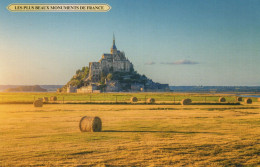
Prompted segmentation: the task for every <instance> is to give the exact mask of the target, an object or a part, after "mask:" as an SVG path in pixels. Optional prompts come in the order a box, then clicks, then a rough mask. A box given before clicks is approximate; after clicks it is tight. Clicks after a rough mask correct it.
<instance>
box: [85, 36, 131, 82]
mask: <svg viewBox="0 0 260 167" xmlns="http://www.w3.org/2000/svg"><path fill="white" fill-rule="evenodd" d="M132 69H133V64H132V63H131V62H130V61H129V60H128V59H127V58H126V57H125V53H124V52H121V51H120V50H117V47H116V44H115V37H114V36H113V45H112V47H111V50H110V53H105V54H103V55H102V58H101V59H100V60H99V61H98V62H90V63H89V75H88V77H87V78H86V79H85V82H92V83H95V82H99V81H100V77H101V74H102V73H103V74H108V73H110V72H111V73H113V72H117V71H120V72H130V71H131V70H132Z"/></svg>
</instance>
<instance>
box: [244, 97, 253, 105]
mask: <svg viewBox="0 0 260 167" xmlns="http://www.w3.org/2000/svg"><path fill="white" fill-rule="evenodd" d="M244 102H245V104H252V103H253V100H252V99H250V98H246V99H245V101H244Z"/></svg>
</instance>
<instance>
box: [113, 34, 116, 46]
mask: <svg viewBox="0 0 260 167" xmlns="http://www.w3.org/2000/svg"><path fill="white" fill-rule="evenodd" d="M114 45H116V38H115V34H114V33H113V46H114Z"/></svg>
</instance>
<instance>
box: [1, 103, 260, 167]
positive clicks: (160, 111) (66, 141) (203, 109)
mask: <svg viewBox="0 0 260 167" xmlns="http://www.w3.org/2000/svg"><path fill="white" fill-rule="evenodd" d="M85 115H87V116H99V117H100V118H101V119H102V122H103V131H102V132H97V133H81V132H80V131H79V127H78V124H79V120H80V118H81V117H82V116H85ZM259 134H260V102H254V103H253V104H251V105H224V106H219V105H214V106H209V105H189V106H181V105H95V104H91V105H88V104H47V105H44V106H43V107H42V108H34V107H32V104H1V105H0V147H1V149H0V162H1V163H0V166H84V165H86V166H88V165H89V166H120V165H123V166H124V165H126V166H259V165H260V135H259Z"/></svg>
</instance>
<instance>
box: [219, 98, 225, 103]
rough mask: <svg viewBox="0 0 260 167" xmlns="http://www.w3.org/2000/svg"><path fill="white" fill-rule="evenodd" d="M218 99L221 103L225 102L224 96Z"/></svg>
mask: <svg viewBox="0 0 260 167" xmlns="http://www.w3.org/2000/svg"><path fill="white" fill-rule="evenodd" d="M218 101H219V102H221V103H223V102H226V99H225V98H224V97H220V98H219V99H218Z"/></svg>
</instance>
